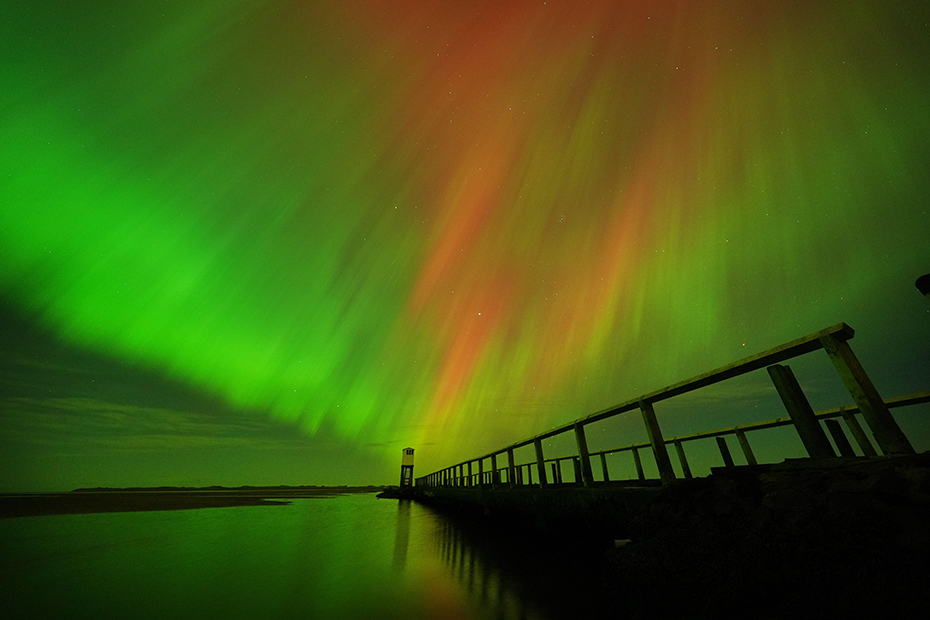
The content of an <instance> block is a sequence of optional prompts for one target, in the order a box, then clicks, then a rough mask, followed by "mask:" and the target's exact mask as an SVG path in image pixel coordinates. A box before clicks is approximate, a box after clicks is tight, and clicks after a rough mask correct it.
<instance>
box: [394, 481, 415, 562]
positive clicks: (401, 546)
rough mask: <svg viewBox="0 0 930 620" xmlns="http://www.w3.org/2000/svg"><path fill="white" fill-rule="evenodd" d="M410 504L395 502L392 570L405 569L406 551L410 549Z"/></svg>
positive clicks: (400, 501) (403, 500) (402, 500)
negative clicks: (395, 526) (395, 524)
mask: <svg viewBox="0 0 930 620" xmlns="http://www.w3.org/2000/svg"><path fill="white" fill-rule="evenodd" d="M410 504H411V501H410V500H409V499H400V500H397V531H396V533H395V535H394V570H395V571H403V570H404V569H405V568H406V567H407V549H408V548H409V547H410Z"/></svg>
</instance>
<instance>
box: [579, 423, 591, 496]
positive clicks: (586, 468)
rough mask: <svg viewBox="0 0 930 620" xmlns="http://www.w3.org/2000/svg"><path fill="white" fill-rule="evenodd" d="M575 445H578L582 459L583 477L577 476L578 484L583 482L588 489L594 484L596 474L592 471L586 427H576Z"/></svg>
mask: <svg viewBox="0 0 930 620" xmlns="http://www.w3.org/2000/svg"><path fill="white" fill-rule="evenodd" d="M575 443H577V444H578V458H580V459H581V463H580V465H581V472H580V473H581V477H580V479H579V478H578V477H577V476H576V482H579V481H580V482H582V483H583V484H584V485H585V486H586V487H588V486H591V483H592V482H594V473H593V472H592V471H591V457H590V456H589V455H588V440H587V439H586V438H585V434H584V426H583V425H581V424H576V425H575Z"/></svg>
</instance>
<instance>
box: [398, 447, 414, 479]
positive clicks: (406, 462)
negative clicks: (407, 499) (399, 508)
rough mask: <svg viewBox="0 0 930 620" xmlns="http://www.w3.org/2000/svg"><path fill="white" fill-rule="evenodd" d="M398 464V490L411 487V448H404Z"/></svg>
mask: <svg viewBox="0 0 930 620" xmlns="http://www.w3.org/2000/svg"><path fill="white" fill-rule="evenodd" d="M403 453H404V457H403V460H401V462H400V488H402V489H404V488H406V487H409V486H413V448H404V450H403Z"/></svg>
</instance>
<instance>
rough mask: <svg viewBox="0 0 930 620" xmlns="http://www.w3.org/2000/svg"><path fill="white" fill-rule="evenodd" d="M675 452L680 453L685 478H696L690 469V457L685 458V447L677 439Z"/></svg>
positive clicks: (679, 457) (679, 459) (679, 458)
mask: <svg viewBox="0 0 930 620" xmlns="http://www.w3.org/2000/svg"><path fill="white" fill-rule="evenodd" d="M675 450H676V451H677V452H678V461H679V462H680V463H681V471H682V473H683V474H684V476H685V478H687V479H689V480H690V479H691V478H693V477H694V476H692V475H691V468H690V467H688V457H686V456H685V447H684V445H682V443H681V442H680V441H678V440H677V439H676V440H675Z"/></svg>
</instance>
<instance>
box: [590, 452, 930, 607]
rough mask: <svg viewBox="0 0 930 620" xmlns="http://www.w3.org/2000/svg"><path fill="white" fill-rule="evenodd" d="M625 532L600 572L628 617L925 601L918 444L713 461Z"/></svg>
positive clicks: (929, 519)
mask: <svg viewBox="0 0 930 620" xmlns="http://www.w3.org/2000/svg"><path fill="white" fill-rule="evenodd" d="M628 532H629V538H630V542H629V543H626V544H624V543H622V542H621V543H619V544H620V545H622V546H619V547H618V548H617V549H615V550H613V551H611V552H610V553H609V557H608V574H607V576H606V578H607V580H608V582H609V583H610V584H611V586H613V587H614V588H616V589H615V591H616V593H617V595H618V596H626V597H627V599H628V600H629V601H631V602H632V603H633V606H634V610H633V611H634V612H635V616H639V617H662V616H663V615H665V614H670V613H674V614H677V615H679V616H681V617H689V618H690V617H698V618H700V617H712V616H713V617H728V616H731V615H733V614H739V615H741V616H747V617H756V618H760V617H761V618H783V617H799V618H801V617H817V616H819V617H835V618H840V617H845V618H850V617H889V615H891V616H890V617H910V614H911V613H913V612H914V611H915V610H920V609H924V611H925V609H926V604H927V602H928V595H927V594H926V588H927V587H928V584H930V570H928V566H930V562H928V560H930V556H928V552H930V453H925V454H920V455H915V456H904V457H883V458H878V459H861V458H838V459H830V460H826V461H824V460H821V461H812V460H809V459H799V460H789V461H785V462H784V463H780V464H774V465H760V466H747V467H737V468H730V469H724V468H721V469H715V470H714V471H713V473H712V475H711V476H709V477H707V478H703V479H696V480H690V481H684V482H681V483H678V484H675V485H672V486H670V487H668V488H666V489H664V490H663V491H662V492H661V493H659V494H658V496H657V497H656V498H655V499H653V501H652V502H651V503H650V504H649V505H648V506H647V507H646V508H645V509H644V510H643V511H642V512H641V513H640V514H639V515H638V516H636V517H635V518H634V519H633V520H632V522H630V524H629V526H628ZM896 615H897V616H896ZM921 615H923V614H921Z"/></svg>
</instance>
